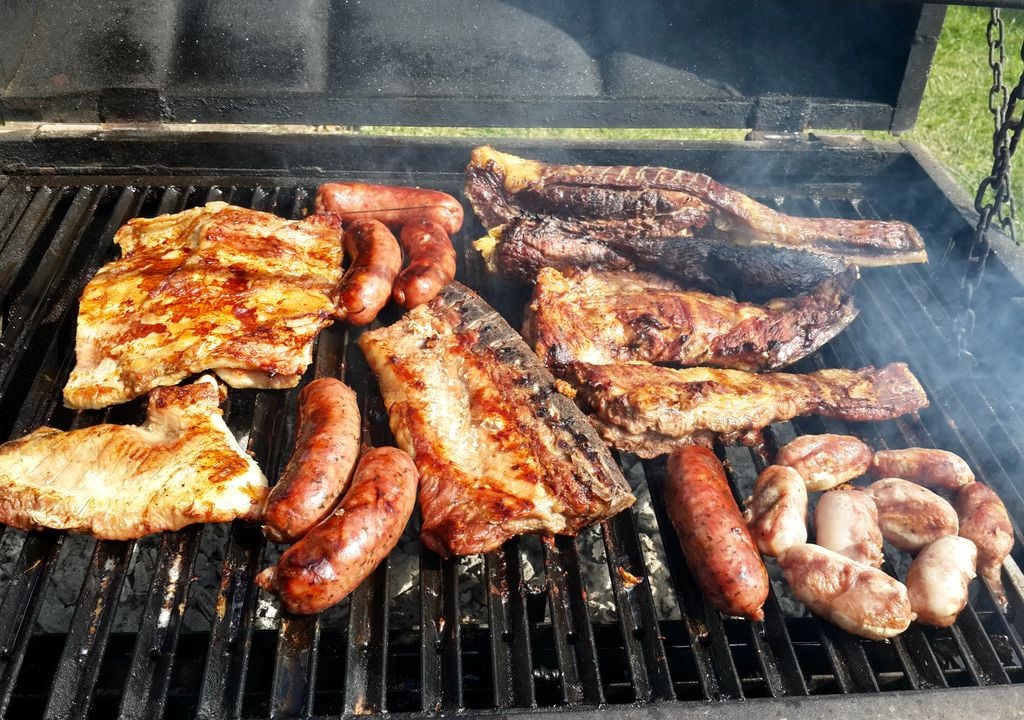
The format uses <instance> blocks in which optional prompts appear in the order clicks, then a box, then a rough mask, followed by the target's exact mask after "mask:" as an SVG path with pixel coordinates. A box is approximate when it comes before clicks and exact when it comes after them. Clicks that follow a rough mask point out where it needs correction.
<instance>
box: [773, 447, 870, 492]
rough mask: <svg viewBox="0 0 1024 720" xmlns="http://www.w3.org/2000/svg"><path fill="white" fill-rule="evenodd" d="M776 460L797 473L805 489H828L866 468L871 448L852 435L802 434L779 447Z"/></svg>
mask: <svg viewBox="0 0 1024 720" xmlns="http://www.w3.org/2000/svg"><path fill="white" fill-rule="evenodd" d="M775 462H776V464H778V465H786V466H787V467H791V468H793V469H794V470H796V471H797V472H798V473H800V476H801V477H802V478H803V479H804V482H806V483H807V489H808V490H811V491H816V490H830V489H832V488H834V487H836V486H838V485H842V484H843V483H844V482H848V481H850V480H853V479H854V478H857V477H860V476H861V475H863V474H864V473H865V472H866V471H867V469H868V466H869V465H871V448H869V447H868V446H867V445H865V444H864V443H863V442H861V441H860V440H858V439H857V438H855V437H853V436H852V435H834V434H832V433H825V434H823V435H801V436H800V437H798V438H797V439H796V440H793V441H792V442H789V443H787V444H786V445H784V446H783V447H782V448H780V449H779V452H778V453H776V455H775Z"/></svg>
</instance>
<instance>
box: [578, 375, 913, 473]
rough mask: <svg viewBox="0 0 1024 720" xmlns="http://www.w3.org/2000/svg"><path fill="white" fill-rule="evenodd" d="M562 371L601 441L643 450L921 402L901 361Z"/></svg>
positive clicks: (894, 410)
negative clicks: (798, 371)
mask: <svg viewBox="0 0 1024 720" xmlns="http://www.w3.org/2000/svg"><path fill="white" fill-rule="evenodd" d="M566 378H567V379H568V380H569V381H570V382H571V383H572V384H573V386H574V387H575V391H576V397H577V398H578V399H579V400H581V401H582V402H583V403H584V405H585V406H587V407H588V408H589V409H590V410H592V411H593V412H594V415H595V417H594V420H595V425H597V427H598V431H599V432H600V433H601V435H602V436H603V437H604V438H605V440H606V441H608V442H610V443H611V444H613V445H614V446H615V447H616V448H618V449H620V450H624V451H626V452H635V453H637V454H638V455H641V456H642V457H654V456H656V455H660V454H663V453H666V452H671V450H672V448H673V446H677V445H678V444H679V443H681V442H682V443H686V442H691V443H692V442H695V441H702V440H707V439H708V438H709V437H712V436H713V435H714V434H719V435H721V436H722V437H723V440H724V441H726V442H731V441H734V440H736V439H740V440H743V439H751V438H750V435H751V433H752V432H757V431H760V430H761V429H762V428H764V427H766V426H768V425H769V424H771V423H773V422H780V421H784V420H790V419H792V418H794V417H797V416H799V415H811V414H816V415H824V416H826V417H836V418H841V419H844V420H884V419H888V418H894V417H898V416H900V415H903V414H904V413H908V412H913V411H915V410H918V409H920V408H922V407H925V406H926V405H927V404H928V398H927V397H926V396H925V393H924V390H923V389H922V388H921V385H920V384H919V383H918V382H917V379H916V378H915V377H914V375H913V374H912V373H911V372H910V369H909V368H908V367H907V366H906V365H905V364H903V363H893V364H891V365H887V366H886V367H884V368H882V369H880V370H876V369H874V368H864V369H862V370H820V371H818V372H813V373H809V374H807V375H795V374H789V373H764V374H761V375H756V374H753V373H747V372H742V371H740V370H719V369H714V368H686V369H683V370H673V369H670V368H664V367H659V366H656V365H646V364H643V363H635V364H626V363H620V364H616V365H588V364H586V363H575V364H573V365H571V366H569V371H568V373H567V375H566Z"/></svg>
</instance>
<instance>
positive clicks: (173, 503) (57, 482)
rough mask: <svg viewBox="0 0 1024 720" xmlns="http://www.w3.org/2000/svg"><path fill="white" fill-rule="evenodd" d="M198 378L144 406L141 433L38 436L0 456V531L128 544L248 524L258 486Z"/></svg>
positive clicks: (209, 386) (213, 393)
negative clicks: (54, 532)
mask: <svg viewBox="0 0 1024 720" xmlns="http://www.w3.org/2000/svg"><path fill="white" fill-rule="evenodd" d="M219 402H220V390H219V389H218V387H217V381H216V380H214V379H213V377H211V376H209V375H206V376H204V377H201V378H199V380H197V381H196V382H195V383H193V384H191V385H186V386H184V387H173V388H160V389H157V390H154V391H153V392H152V393H151V394H150V396H149V412H148V414H147V416H146V422H145V424H143V425H138V426H137V425H95V426H92V427H86V428H80V429H78V430H71V431H68V432H63V431H60V430H54V429H53V428H48V427H41V428H39V429H38V430H36V431H35V432H32V433H30V434H29V435H26V436H25V437H23V438H21V439H20V440H14V441H11V442H9V443H6V444H5V445H2V446H0V522H2V523H4V524H7V525H11V526H13V527H16V528H21V529H22V530H34V529H37V528H44V527H47V528H55V529H58V530H75V531H77V532H83V533H89V534H90V535H94V536H95V537H98V538H101V539H105V540H128V539H131V538H138V537H142V536H143V535H148V534H149V533H153V532H159V531H161V530H178V529H179V528H182V527H184V526H186V525H191V524H192V523H198V522H227V521H230V520H234V519H236V518H242V519H246V520H256V519H258V518H259V516H260V514H261V513H262V509H263V502H264V500H265V499H266V496H267V479H266V478H265V477H264V476H263V473H261V472H260V469H259V467H257V465H256V463H255V462H254V461H253V460H252V458H250V457H249V456H248V455H247V454H246V453H245V452H244V451H243V450H242V448H240V447H239V446H238V443H237V442H235V438H234V436H233V435H232V434H231V432H230V431H229V430H228V428H227V425H225V424H224V419H223V417H222V414H221V411H220V408H219V407H217V405H218V403H219Z"/></svg>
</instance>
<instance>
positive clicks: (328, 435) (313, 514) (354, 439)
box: [263, 378, 359, 542]
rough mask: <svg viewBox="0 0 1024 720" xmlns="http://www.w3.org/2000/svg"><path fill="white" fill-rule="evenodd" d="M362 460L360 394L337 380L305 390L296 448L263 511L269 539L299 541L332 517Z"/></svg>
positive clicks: (301, 396) (301, 397)
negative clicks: (357, 464) (329, 516)
mask: <svg viewBox="0 0 1024 720" xmlns="http://www.w3.org/2000/svg"><path fill="white" fill-rule="evenodd" d="M358 458H359V405H358V404H357V402H356V394H355V393H354V392H352V389H351V388H350V387H349V386H348V385H346V384H345V383H343V382H341V381H340V380H335V379H334V378H320V379H319V380H314V381H313V382H311V383H310V384H309V385H307V386H306V387H304V388H302V392H301V393H299V417H298V420H297V422H296V426H295V449H294V450H293V451H292V456H291V458H290V459H289V460H288V465H287V466H286V467H285V469H284V472H282V473H281V477H280V478H279V479H278V481H277V484H276V485H274V487H273V489H272V490H271V491H270V497H269V498H268V500H267V506H266V509H265V510H264V511H263V532H264V533H266V535H267V537H268V538H270V539H271V540H273V541H275V542H295V541H296V540H298V539H299V538H301V537H302V536H303V535H305V534H306V533H307V532H309V530H310V529H311V528H312V527H313V526H314V525H316V524H317V523H319V522H320V521H321V520H323V519H324V518H325V517H327V516H328V515H330V514H331V510H333V509H334V506H335V505H336V504H337V502H338V498H340V497H341V496H342V495H343V494H344V492H345V489H346V488H347V487H348V482H349V480H350V479H351V477H352V470H353V468H355V466H356V460H357V459H358Z"/></svg>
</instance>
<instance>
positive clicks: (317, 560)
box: [256, 447, 419, 615]
mask: <svg viewBox="0 0 1024 720" xmlns="http://www.w3.org/2000/svg"><path fill="white" fill-rule="evenodd" d="M418 481H419V475H418V474H417V472H416V466H415V465H414V464H413V461H412V458H410V457H409V456H408V455H406V454H405V453H404V452H402V451H401V450H399V449H398V448H393V447H381V448H373V449H372V450H368V451H367V452H366V454H365V455H363V457H362V459H361V460H360V461H359V466H358V467H357V468H356V472H355V475H354V476H353V478H352V487H351V488H350V489H349V491H348V493H347V494H346V495H345V497H344V498H343V499H342V501H341V504H340V505H339V506H338V508H337V509H336V510H335V511H334V513H333V514H332V515H331V516H330V517H329V518H327V519H326V520H324V521H323V522H322V523H320V524H319V525H317V526H316V527H315V528H313V529H312V530H310V531H309V533H308V534H307V535H306V537H304V538H302V539H301V540H299V541H298V542H297V543H295V544H294V545H292V546H291V547H290V548H288V550H286V551H285V553H284V554H283V555H281V559H280V560H278V563H277V566H276V567H272V568H267V569H266V570H264V571H263V572H261V573H260V574H259V575H258V576H257V577H256V582H257V583H259V586H260V587H262V588H263V589H264V590H267V591H268V592H277V594H278V595H280V597H281V603H282V604H283V605H284V606H285V608H287V609H288V610H289V611H290V612H293V613H299V614H303V615H309V614H312V613H317V612H320V611H321V610H324V609H325V608H329V607H330V606H332V605H335V604H337V603H338V602H341V600H343V599H344V598H345V597H346V596H347V595H348V594H349V593H350V592H352V591H353V590H355V589H356V588H357V587H359V584H360V583H361V582H362V581H363V580H365V579H366V577H367V576H369V575H370V573H372V572H373V571H374V570H375V569H376V568H377V566H378V565H380V563H381V561H382V560H383V559H384V558H385V557H386V556H387V554H388V553H389V552H391V550H392V549H393V548H394V547H395V545H396V544H397V543H398V539H399V538H400V537H401V535H402V531H403V530H404V528H405V525H406V523H408V522H409V518H410V517H411V516H412V510H413V506H414V505H415V504H416V486H417V484H418Z"/></svg>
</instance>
